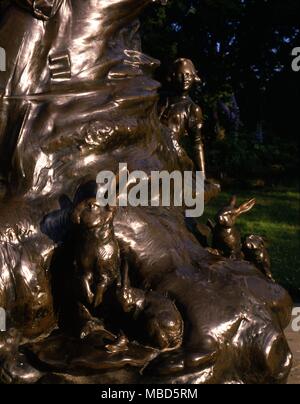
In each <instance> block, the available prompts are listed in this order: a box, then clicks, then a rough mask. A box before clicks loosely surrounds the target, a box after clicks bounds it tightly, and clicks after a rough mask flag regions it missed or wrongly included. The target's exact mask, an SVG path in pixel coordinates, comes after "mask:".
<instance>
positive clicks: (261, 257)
mask: <svg viewBox="0 0 300 404" xmlns="http://www.w3.org/2000/svg"><path fill="white" fill-rule="evenodd" d="M243 253H244V256H245V259H246V260H247V261H249V262H252V263H253V264H254V265H255V266H256V267H257V268H258V269H259V270H260V271H261V272H262V273H263V274H264V275H266V277H267V278H269V279H270V280H271V281H273V282H274V278H273V275H272V272H271V260H270V255H269V252H268V250H267V247H266V243H265V240H264V239H263V238H262V237H260V236H256V235H254V234H251V235H250V236H247V237H245V239H244V242H243Z"/></svg>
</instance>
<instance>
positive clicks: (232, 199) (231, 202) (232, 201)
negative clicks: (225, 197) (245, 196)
mask: <svg viewBox="0 0 300 404" xmlns="http://www.w3.org/2000/svg"><path fill="white" fill-rule="evenodd" d="M236 203H237V198H236V195H234V196H233V197H232V198H231V199H230V202H229V206H230V207H231V208H235V207H236Z"/></svg>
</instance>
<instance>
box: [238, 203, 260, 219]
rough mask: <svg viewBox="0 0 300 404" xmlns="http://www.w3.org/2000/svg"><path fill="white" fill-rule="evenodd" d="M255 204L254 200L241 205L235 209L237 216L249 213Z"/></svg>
mask: <svg viewBox="0 0 300 404" xmlns="http://www.w3.org/2000/svg"><path fill="white" fill-rule="evenodd" d="M255 204H256V199H250V201H248V202H245V203H243V204H242V205H241V206H240V207H238V208H237V209H236V212H237V215H238V216H239V215H241V214H242V213H246V212H249V210H251V209H252V208H253V206H254V205H255Z"/></svg>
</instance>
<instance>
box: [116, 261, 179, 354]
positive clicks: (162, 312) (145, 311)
mask: <svg viewBox="0 0 300 404" xmlns="http://www.w3.org/2000/svg"><path fill="white" fill-rule="evenodd" d="M118 298H119V301H120V303H121V306H122V309H123V310H124V312H125V313H130V314H132V315H133V318H134V319H135V320H140V321H141V323H142V324H145V327H146V332H147V333H148V336H149V341H150V342H151V343H152V344H153V345H154V346H155V347H158V348H160V349H161V350H163V351H168V350H174V349H176V348H179V347H180V346H181V344H182V338H183V320H182V317H181V315H180V313H179V311H178V309H177V308H176V306H175V304H174V303H173V302H172V301H171V300H170V299H169V298H167V297H165V296H163V295H161V294H160V293H157V292H153V291H149V292H145V291H143V290H142V289H137V288H133V287H131V286H130V281H129V275H128V265H127V264H126V266H125V270H124V280H123V286H122V289H120V290H119V291H118Z"/></svg>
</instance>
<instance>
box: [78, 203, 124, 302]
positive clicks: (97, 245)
mask: <svg viewBox="0 0 300 404" xmlns="http://www.w3.org/2000/svg"><path fill="white" fill-rule="evenodd" d="M115 211H116V208H115V207H111V206H106V207H102V206H100V205H99V204H98V203H97V201H96V198H90V199H87V200H84V201H83V202H81V203H79V204H78V205H77V206H76V207H75V209H74V210H73V213H72V221H73V223H75V224H76V225H77V226H78V231H77V232H76V238H75V246H74V250H75V262H74V263H75V271H76V278H77V281H78V282H77V284H78V286H79V288H78V289H79V290H78V291H77V292H78V294H79V300H80V301H81V303H83V304H84V305H85V306H86V307H93V308H97V307H98V306H100V305H101V303H102V300H103V296H104V293H105V292H106V291H107V289H108V288H109V287H110V286H112V285H113V284H118V285H120V284H121V275H120V249H119V245H118V242H117V240H116V238H115V234H114V227H113V220H114V215H115Z"/></svg>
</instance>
